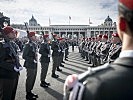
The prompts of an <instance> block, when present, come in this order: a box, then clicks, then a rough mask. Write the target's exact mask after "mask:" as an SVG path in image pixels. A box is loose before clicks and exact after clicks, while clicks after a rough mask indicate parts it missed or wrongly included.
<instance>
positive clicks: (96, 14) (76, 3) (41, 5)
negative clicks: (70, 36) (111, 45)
mask: <svg viewBox="0 0 133 100" xmlns="http://www.w3.org/2000/svg"><path fill="white" fill-rule="evenodd" d="M7 2H10V3H7ZM0 7H1V8H2V9H1V11H2V12H3V13H4V15H6V16H9V17H10V18H11V23H21V24H23V22H24V21H27V22H28V21H29V19H30V18H31V16H32V14H33V15H34V17H35V18H36V20H37V21H38V23H39V24H41V25H48V20H49V18H50V19H51V23H52V24H68V16H71V17H72V20H71V24H83V25H85V24H86V25H87V24H88V20H89V17H90V18H91V21H93V23H94V25H98V24H101V23H102V22H103V21H104V19H105V18H106V17H107V16H108V15H110V16H111V18H112V19H116V15H117V1H116V0H32V2H31V0H2V1H0Z"/></svg>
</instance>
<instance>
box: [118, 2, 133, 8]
mask: <svg viewBox="0 0 133 100" xmlns="http://www.w3.org/2000/svg"><path fill="white" fill-rule="evenodd" d="M119 2H120V3H122V4H123V5H124V6H126V7H127V8H129V9H130V10H133V0H119Z"/></svg>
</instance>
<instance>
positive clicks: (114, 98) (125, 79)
mask: <svg viewBox="0 0 133 100" xmlns="http://www.w3.org/2000/svg"><path fill="white" fill-rule="evenodd" d="M109 66H110V67H109V68H107V69H105V70H102V71H100V72H97V73H95V74H94V75H91V76H88V77H87V78H84V81H86V82H87V84H86V85H85V89H84V91H83V95H82V100H132V99H133V58H126V57H125V58H118V59H117V60H116V61H115V62H114V63H112V64H111V65H109Z"/></svg>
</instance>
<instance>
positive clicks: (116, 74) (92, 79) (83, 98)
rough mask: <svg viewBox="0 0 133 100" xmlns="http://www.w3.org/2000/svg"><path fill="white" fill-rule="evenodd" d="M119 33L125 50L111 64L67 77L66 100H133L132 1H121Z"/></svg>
mask: <svg viewBox="0 0 133 100" xmlns="http://www.w3.org/2000/svg"><path fill="white" fill-rule="evenodd" d="M118 4H119V5H118V8H119V9H118V10H119V13H118V27H117V28H118V34H119V37H120V39H121V40H122V51H121V53H120V55H119V57H118V58H117V59H116V60H115V61H114V62H113V63H111V64H105V65H102V66H99V67H97V68H92V69H89V70H88V71H86V72H85V73H83V74H81V75H71V76H68V78H67V79H66V82H65V85H64V99H66V100H132V98H133V43H132V41H133V0H119V1H118Z"/></svg>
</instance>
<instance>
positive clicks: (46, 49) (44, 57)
mask: <svg viewBox="0 0 133 100" xmlns="http://www.w3.org/2000/svg"><path fill="white" fill-rule="evenodd" d="M48 37H49V35H48V34H45V35H44V36H43V38H44V41H43V43H42V44H41V47H40V49H39V53H40V54H41V58H40V62H41V84H40V86H41V87H44V88H47V87H48V86H49V85H50V83H48V82H46V81H45V78H46V75H47V71H48V67H49V62H50V56H51V53H50V46H49V43H48V40H49V38H48Z"/></svg>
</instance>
